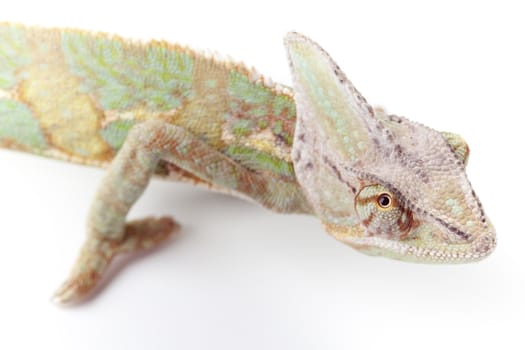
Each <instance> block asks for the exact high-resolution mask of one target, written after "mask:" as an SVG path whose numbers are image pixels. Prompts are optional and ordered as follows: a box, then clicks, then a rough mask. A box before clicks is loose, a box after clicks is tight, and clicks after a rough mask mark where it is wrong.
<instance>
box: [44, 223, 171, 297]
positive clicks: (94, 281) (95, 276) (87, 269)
mask: <svg viewBox="0 0 525 350" xmlns="http://www.w3.org/2000/svg"><path fill="white" fill-rule="evenodd" d="M178 228H179V225H178V224H177V223H176V222H175V221H174V220H173V219H171V218H168V217H162V218H146V219H142V220H136V221H132V222H129V223H128V224H126V228H125V231H124V237H123V239H122V240H119V241H113V240H108V239H96V238H90V239H88V240H87V241H86V243H85V244H84V246H83V247H82V250H81V252H80V255H79V257H78V259H77V261H76V263H75V266H74V267H73V271H72V272H71V274H70V277H69V278H68V279H67V280H66V281H65V282H64V283H63V284H62V286H61V287H60V288H59V289H58V290H57V291H56V292H55V293H54V294H53V296H52V298H51V300H52V302H53V303H55V304H60V305H65V304H70V303H76V302H80V301H82V300H84V299H85V298H86V297H89V295H91V294H92V293H93V292H94V290H95V289H97V288H96V287H97V286H100V283H99V282H100V280H101V278H102V277H103V275H104V273H105V272H106V271H107V268H108V267H109V264H110V263H111V261H112V260H113V258H114V257H115V256H117V255H120V254H129V253H133V252H138V251H144V250H148V249H152V248H154V247H156V246H158V245H159V244H161V243H162V242H164V241H166V240H167V239H168V238H169V237H170V236H171V234H172V233H173V232H174V231H177V230H178Z"/></svg>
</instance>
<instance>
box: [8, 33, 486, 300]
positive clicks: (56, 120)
mask: <svg viewBox="0 0 525 350" xmlns="http://www.w3.org/2000/svg"><path fill="white" fill-rule="evenodd" d="M284 43H285V46H286V50H287V53H288V59H289V64H290V68H291V72H292V77H293V85H294V91H292V89H290V88H287V87H285V86H281V85H278V84H274V83H272V82H271V81H269V80H268V79H266V78H264V77H262V76H261V75H259V74H258V73H257V72H255V71H254V70H253V69H248V68H246V67H244V66H243V65H241V64H237V63H233V62H229V61H226V60H222V59H219V58H217V57H216V56H214V55H210V54H204V53H199V52H196V51H192V50H190V49H188V48H185V47H181V46H177V45H171V44H168V43H165V42H159V41H152V42H148V43H139V42H134V41H130V40H126V39H122V38H120V37H117V36H113V35H107V34H96V33H95V34H93V33H89V32H85V31H80V30H72V29H45V28H38V27H25V26H22V25H14V24H8V23H3V24H0V146H2V147H4V148H11V149H16V150H21V151H26V152H30V153H34V154H38V155H42V156H48V157H52V158H58V159H62V160H66V161H70V162H75V163H80V164H87V165H94V166H101V167H107V168H108V170H107V173H106V175H105V177H104V179H103V181H102V183H101V185H100V188H99V190H98V192H97V194H96V196H95V199H94V201H93V204H92V207H91V211H90V213H89V216H88V222H87V231H88V232H87V240H86V242H85V244H84V246H83V247H82V249H81V252H80V255H79V257H78V260H77V262H76V263H75V265H74V267H73V269H72V271H71V275H70V276H69V278H68V279H67V280H66V282H65V283H64V284H63V285H62V287H61V288H59V290H58V291H57V292H56V294H55V300H56V301H57V302H62V303H67V302H72V301H77V300H80V299H81V298H82V297H83V296H85V295H86V294H87V293H89V292H90V291H91V290H92V289H93V288H94V286H95V285H96V284H97V281H99V279H100V278H101V276H102V275H103V273H104V271H105V270H106V268H107V267H108V265H109V263H110V262H111V260H112V258H113V257H114V256H116V255H118V254H121V253H127V252H133V251H136V250H141V249H147V248H149V247H152V246H155V245H156V244H158V243H160V242H162V241H164V240H165V239H166V238H167V237H169V236H170V233H171V232H173V231H174V230H175V229H176V228H177V224H176V223H175V221H173V220H172V219H171V218H165V217H164V218H146V219H143V220H137V221H131V222H126V215H127V213H128V211H129V209H130V208H131V206H132V205H133V204H134V203H135V201H136V200H137V199H138V198H139V197H140V195H141V194H142V192H143V191H144V189H145V188H146V186H147V184H148V182H149V180H150V178H151V177H152V176H153V175H157V176H160V177H163V178H167V179H174V180H181V181H190V182H192V183H195V184H199V185H205V186H208V187H210V188H212V189H215V190H220V191H224V192H227V193H231V194H234V195H238V196H241V197H244V198H248V199H251V200H253V201H255V202H257V203H259V204H261V205H262V206H264V207H266V208H268V209H271V210H274V211H277V212H282V213H305V214H311V215H315V216H317V217H318V218H319V219H320V220H321V221H322V223H323V225H324V227H325V229H326V231H327V232H328V233H329V234H331V235H332V236H334V237H335V238H337V239H338V240H340V241H342V242H344V243H347V244H348V245H350V246H352V247H354V248H356V249H357V250H359V251H361V252H364V253H367V254H371V255H382V256H387V257H391V258H395V259H401V260H407V261H414V262H426V263H460V262H471V261H476V260H480V259H482V258H484V257H486V256H487V255H489V254H490V253H491V252H492V251H493V250H494V248H495V245H496V239H495V231H494V228H493V226H492V225H491V223H490V222H489V220H488V219H487V217H486V215H485V213H484V211H483V209H482V205H481V203H480V201H479V200H478V198H477V196H476V194H475V193H474V191H473V189H472V187H471V185H470V182H469V180H468V179H467V176H466V173H465V167H466V163H467V159H468V154H469V149H468V146H467V144H466V143H465V141H463V139H462V138H461V137H460V136H459V135H456V134H453V133H448V132H438V131H435V130H433V129H430V128H428V127H425V126H423V125H421V124H418V123H414V122H412V121H410V120H408V119H406V118H403V117H399V116H395V115H388V114H387V113H385V112H384V111H383V110H381V109H375V110H374V109H373V108H371V107H370V105H369V104H368V103H367V102H366V100H365V99H364V98H363V97H362V96H361V95H360V94H359V92H358V91H357V90H356V89H355V88H354V86H353V85H352V84H351V83H350V82H349V80H348V79H347V78H346V76H345V74H344V73H343V72H342V71H341V69H340V68H339V67H338V66H337V65H336V64H335V62H334V61H333V60H332V59H331V58H330V56H329V55H328V54H327V53H326V52H325V51H324V50H323V49H322V48H321V47H319V46H318V45H317V44H316V43H314V42H313V41H311V40H310V39H308V38H306V37H305V36H302V35H300V34H297V33H289V34H288V35H287V36H286V37H285V40H284Z"/></svg>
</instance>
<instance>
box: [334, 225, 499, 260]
mask: <svg viewBox="0 0 525 350" xmlns="http://www.w3.org/2000/svg"><path fill="white" fill-rule="evenodd" d="M340 240H341V241H343V242H344V243H346V244H348V245H350V246H352V247H353V248H355V249H357V250H359V251H360V252H362V253H364V254H368V255H375V256H377V255H380V256H384V257H388V258H391V259H396V260H402V261H408V262H417V263H435V264H460V263H470V262H475V261H479V260H482V259H484V258H486V257H487V256H489V255H490V254H491V253H492V252H493V251H494V250H495V248H496V245H497V240H496V233H495V231H494V229H493V228H492V227H491V229H490V230H488V231H485V232H484V233H483V234H481V235H479V236H478V237H476V238H474V239H472V240H471V241H470V242H465V241H462V242H459V243H451V242H446V241H438V242H433V241H430V240H428V237H421V236H417V237H413V238H408V239H406V240H392V239H388V238H384V237H373V236H372V237H350V236H347V237H341V239H340Z"/></svg>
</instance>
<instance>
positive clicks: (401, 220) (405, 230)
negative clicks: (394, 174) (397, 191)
mask: <svg viewBox="0 0 525 350" xmlns="http://www.w3.org/2000/svg"><path fill="white" fill-rule="evenodd" d="M355 209H356V211H357V214H358V215H359V218H360V220H361V224H362V225H363V226H365V228H366V232H367V233H368V235H369V236H381V237H386V238H390V239H399V240H401V239H405V238H407V237H408V236H409V235H410V228H411V227H412V225H413V222H414V220H413V216H412V212H411V211H410V210H409V209H407V208H405V207H403V206H402V205H401V203H400V202H399V201H398V200H397V199H396V198H395V196H394V194H393V193H392V192H391V191H389V190H388V189H387V188H386V187H384V186H382V185H370V186H365V187H363V188H362V189H361V190H360V191H359V193H357V195H356V198H355Z"/></svg>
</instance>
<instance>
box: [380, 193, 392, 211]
mask: <svg viewBox="0 0 525 350" xmlns="http://www.w3.org/2000/svg"><path fill="white" fill-rule="evenodd" d="M377 205H379V207H380V208H383V209H388V208H390V207H391V206H392V196H391V195H390V194H389V193H386V192H385V193H381V194H380V195H379V196H377Z"/></svg>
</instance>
